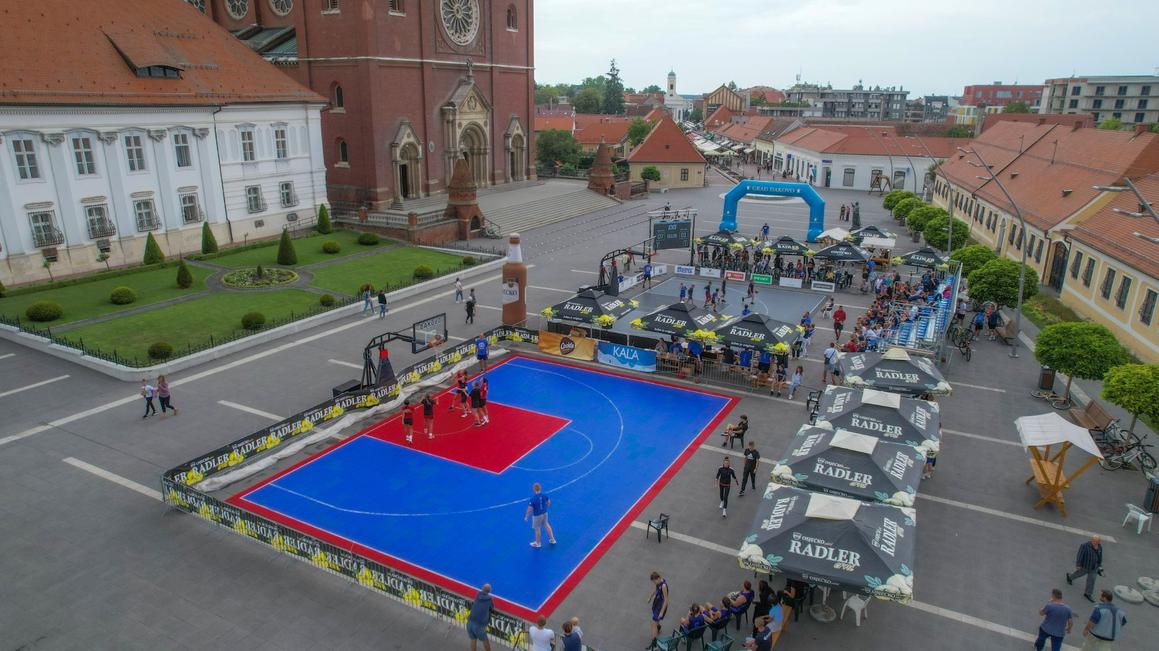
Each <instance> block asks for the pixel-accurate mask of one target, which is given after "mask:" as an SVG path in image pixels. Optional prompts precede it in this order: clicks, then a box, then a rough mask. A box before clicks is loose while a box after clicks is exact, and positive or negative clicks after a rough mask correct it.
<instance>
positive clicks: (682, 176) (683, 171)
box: [680, 167, 688, 181]
mask: <svg viewBox="0 0 1159 651" xmlns="http://www.w3.org/2000/svg"><path fill="white" fill-rule="evenodd" d="M680 180H681V181H687V180H688V168H687V167H681V168H680Z"/></svg>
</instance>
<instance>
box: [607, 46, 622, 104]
mask: <svg viewBox="0 0 1159 651" xmlns="http://www.w3.org/2000/svg"><path fill="white" fill-rule="evenodd" d="M623 112H624V82H623V80H621V79H620V69H619V68H617V67H616V60H615V59H612V67H611V68H609V69H608V80H607V81H606V82H605V83H604V113H607V114H608V115H619V114H620V113H623Z"/></svg>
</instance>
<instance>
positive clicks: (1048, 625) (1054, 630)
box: [1034, 588, 1074, 651]
mask: <svg viewBox="0 0 1159 651" xmlns="http://www.w3.org/2000/svg"><path fill="white" fill-rule="evenodd" d="M1038 614H1039V615H1042V624H1040V625H1039V626H1038V638H1037V639H1035V640H1034V648H1035V650H1036V651H1042V648H1043V647H1044V646H1046V640H1047V638H1049V639H1050V651H1061V649H1062V638H1063V637H1064V636H1066V635H1068V634H1069V633H1070V629H1071V627H1072V626H1073V625H1074V613H1073V612H1071V609H1070V606H1068V605H1066V604H1065V603H1063V602H1062V590H1059V589H1058V588H1055V589H1053V590H1051V591H1050V601H1048V602H1046V605H1045V606H1043V607H1042V609H1041V610H1039V611H1038Z"/></svg>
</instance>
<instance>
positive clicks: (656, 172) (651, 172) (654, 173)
mask: <svg viewBox="0 0 1159 651" xmlns="http://www.w3.org/2000/svg"><path fill="white" fill-rule="evenodd" d="M640 178H642V179H644V180H645V181H659V180H660V169H659V168H657V167H656V166H655V165H649V166H647V167H645V168H644V169H642V170H640Z"/></svg>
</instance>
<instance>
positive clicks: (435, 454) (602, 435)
mask: <svg viewBox="0 0 1159 651" xmlns="http://www.w3.org/2000/svg"><path fill="white" fill-rule="evenodd" d="M486 377H487V378H488V381H489V383H490V387H491V390H490V396H489V403H490V404H491V405H497V406H504V407H510V409H506V410H505V415H504V416H503V420H502V425H497V424H496V423H497V422H499V421H498V420H497V417H498V414H496V415H495V416H493V418H492V424H491V425H488V426H485V427H483V428H477V429H476V428H471V427H469V422H470V419H460V418H459V417H458V413H457V412H450V411H445V407H444V405H445V404H448V403H447V402H445V401H448V400H449V397H448V396H441V397H440V403H439V406H438V410H437V412H436V414H437V415H436V435H437V439H438V440H437V442H428V441H427V440H426V439H425V436H424V435H422V429H421V425H419V426H416V428H415V429H416V436H415V444H414V445H413V446H411V445H408V444H406V443H405V442H404V441H403V440H402V439H401V437H394V436H388V435H386V434H383V433H382V432H384V431H385V430H384V429H383V428H388V426H393V425H397V418H398V417H397V416H395V417H393V418H391V419H387V421H384V422H383V423H380V424H378V425H376V426H374V427H371V428H369V429H368V430H366V431H364V432H361V433H360V434H359V435H357V436H354V437H351V438H350V439H347V440H346V441H344V442H342V443H340V444H338V445H336V446H334V447H332V448H330V449H329V450H326V451H324V452H321V453H319V454H318V455H316V456H314V457H311V458H310V459H307V460H306V461H304V462H302V463H301V464H299V465H297V466H295V467H292V468H290V469H288V470H287V471H285V472H283V473H282V474H280V475H276V476H275V477H273V478H272V479H270V480H268V481H266V482H265V483H262V484H259V485H257V486H255V487H253V488H250V489H248V490H246V491H243V492H242V493H239V494H238V495H236V496H234V497H233V498H231V499H230V502H231V503H233V504H235V505H238V506H240V507H242V508H246V509H249V510H252V511H254V512H257V513H259V514H262V515H265V516H267V517H270V518H272V519H274V520H276V521H278V522H281V523H283V524H285V525H287V526H290V527H292V528H295V529H298V530H301V531H304V532H307V533H310V534H312V535H315V536H318V537H321V538H322V539H324V540H327V541H328V542H331V543H333V544H336V545H340V546H343V547H346V548H352V547H353V548H354V549H355V551H357V552H359V553H362V554H364V555H366V556H368V557H372V558H375V559H376V560H379V561H381V562H383V563H385V564H388V565H390V566H393V567H397V568H398V569H400V570H402V571H405V572H408V573H411V574H413V575H415V576H418V577H419V578H422V579H425V580H429V581H432V582H435V583H437V584H439V585H442V586H443V587H446V588H449V589H452V590H454V591H456V592H458V593H460V594H464V595H466V596H473V595H474V592H475V590H476V589H477V588H478V586H480V585H482V584H483V583H491V584H492V586H493V588H494V593H495V596H496V598H497V601H498V605H499V607H500V608H501V609H503V610H505V611H507V612H510V613H512V614H515V615H518V616H523V617H529V618H530V617H533V616H534V615H535V614H537V613H543V614H550V612H551V611H552V610H553V609H554V608H555V607H556V606H557V605H558V604H559V603H560V602H561V601H562V600H563V599H564V597H566V596H567V594H568V593H569V592H570V591H571V589H572V588H574V587H575V585H576V584H577V583H578V582H579V580H580V579H581V578H582V576H583V575H584V574H585V573H586V572H587V571H588V570H589V569H590V568H591V567H592V566H593V565H594V564H595V563H596V561H597V560H598V559H599V557H600V556H601V555H602V554H603V553H604V552H605V551H606V550H607V549H608V548H609V547H610V546H611V544H612V543H613V542H614V541H615V539H616V538H617V537H618V535H619V534H620V533H621V532H622V531H623V530H624V529H625V528H626V527H627V526H629V524H630V523H631V521H632V520H633V519H634V518H635V517H636V515H637V514H638V513H639V512H640V511H641V510H642V509H643V508H644V506H645V505H646V504H647V503H648V502H649V501H650V500H651V499H652V497H653V496H654V495H655V493H656V492H658V491H659V490H660V489H661V488H662V486H663V485H664V483H666V482H667V481H668V480H669V479H671V477H672V476H673V475H674V474H675V473H676V471H677V470H679V468H680V466H681V465H683V464H684V462H685V461H687V459H688V458H689V457H690V456H691V455H692V453H693V452H694V451H695V449H696V448H697V446H698V445H699V444H700V443H701V441H703V440H704V438H705V437H707V436H708V435H709V433H710V432H711V431H712V429H713V428H714V427H715V426H716V425H717V424H718V423H719V422H720V421H721V420H722V419H723V418H724V417H725V415H726V414H727V413H728V411H729V410H730V409H731V408H732V407H733V405H734V404H735V403H736V399H735V398H731V397H727V396H722V395H719V394H713V393H709V392H705V391H700V390H695V389H686V388H682V387H676V386H673V385H668V384H664V383H661V382H655V381H650V380H641V379H636V378H634V377H628V376H624V375H619V374H616V373H612V372H606V371H602V370H595V369H592V368H588V367H578V366H573V365H571V364H568V363H563V362H549V361H545V360H541V359H537V358H530V357H523V356H518V355H516V356H512V357H510V358H507V359H505V360H504V361H503V362H500V363H499V364H497V365H494V366H492V367H491V368H490V369H488V371H487V373H486ZM521 414H525V415H528V416H525V417H522V416H521ZM399 427H401V426H400V425H399ZM521 428H525V429H531V430H537V431H523V429H521ZM444 432H445V434H444ZM453 437H471V438H470V439H467V438H460V439H459V440H460V441H463V442H464V443H465V444H466V443H467V442H468V441H469V445H465V447H467V448H470V449H472V450H478V451H479V452H477V453H472V454H473V456H475V457H477V458H478V463H477V464H475V463H473V462H472V459H471V457H465V456H464V455H463V454H456V455H448V454H444V453H442V452H440V450H446V449H447V448H446V444H447V443H446V442H447V441H452V442H453V441H454V440H455V439H454V438H453ZM427 443H430V445H429V446H427V447H426V449H423V447H424V444H427ZM512 446H514V447H515V449H512ZM451 456H453V457H455V458H448V457H451ZM490 456H498V457H501V459H500V460H499V462H498V463H495V460H494V459H490V458H487V457H490ZM497 469H501V471H499V472H496V470H497ZM706 481H707V480H706ZM535 482H539V483H541V484H542V485H543V490H544V491H545V492H546V493H547V494H548V496H549V497H550V498H551V508H550V511H549V520H550V523H551V525H552V527H553V528H554V529H555V535H556V538H557V540H558V543H557V544H556V545H548V544H547V540H546V536H545V537H544V541H543V542H544V544H543V547H542V548H541V549H535V548H532V547H531V546H530V544H529V543H530V542H531V540H532V538H533V533H532V531H531V527H530V523H525V522H524V520H523V517H524V513H525V511H526V509H527V503H528V500H529V498H530V497H531V494H532V492H531V485H532V484H533V483H535Z"/></svg>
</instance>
